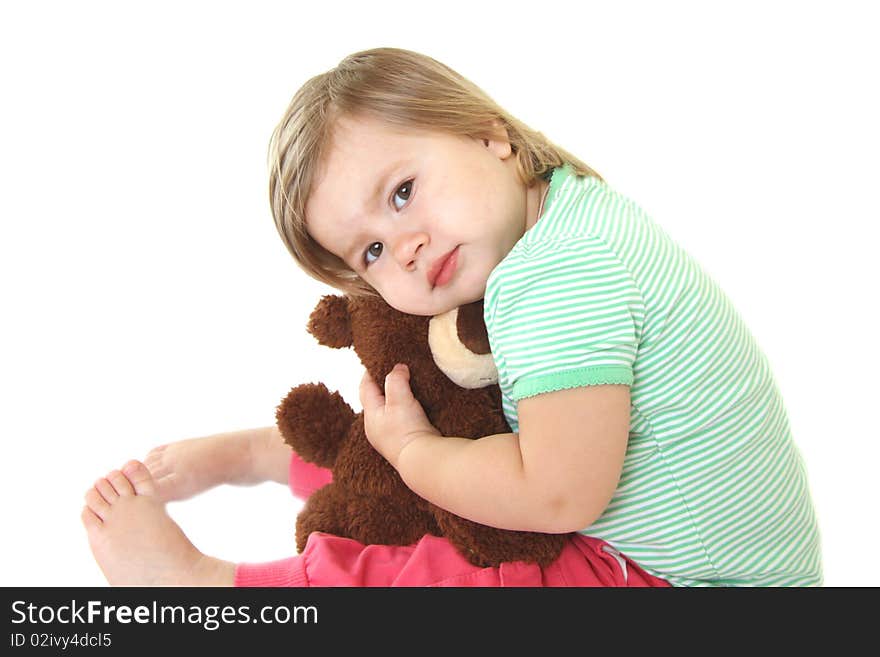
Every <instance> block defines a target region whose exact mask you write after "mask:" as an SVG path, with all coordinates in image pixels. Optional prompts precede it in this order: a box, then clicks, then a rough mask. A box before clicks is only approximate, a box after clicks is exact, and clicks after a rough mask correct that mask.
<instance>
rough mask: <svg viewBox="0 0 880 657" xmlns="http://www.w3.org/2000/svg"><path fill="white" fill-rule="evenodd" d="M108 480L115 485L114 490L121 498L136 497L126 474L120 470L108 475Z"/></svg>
mask: <svg viewBox="0 0 880 657" xmlns="http://www.w3.org/2000/svg"><path fill="white" fill-rule="evenodd" d="M107 480H108V481H109V482H110V483H111V484H112V485H113V488H114V489H115V490H116V492H117V493H119V495H120V497H125V496H130V495H134V487H133V486H132V485H131V482H130V481H129V480H128V477H126V476H125V475H124V474H122V473H121V472H120V471H119V470H114V471H113V472H111V473H110V474H108V475H107Z"/></svg>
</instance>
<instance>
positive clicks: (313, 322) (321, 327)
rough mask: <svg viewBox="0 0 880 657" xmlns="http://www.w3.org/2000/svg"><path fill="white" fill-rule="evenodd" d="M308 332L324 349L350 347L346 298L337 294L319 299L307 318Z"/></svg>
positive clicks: (349, 325) (350, 338) (348, 313)
mask: <svg viewBox="0 0 880 657" xmlns="http://www.w3.org/2000/svg"><path fill="white" fill-rule="evenodd" d="M308 331H309V333H311V334H312V335H313V336H315V339H316V340H317V341H318V342H319V343H320V344H322V345H324V346H325V347H333V348H334V349H344V348H345V347H350V346H351V345H352V337H351V313H350V312H349V308H348V297H344V296H340V295H337V294H328V295H327V296H324V297H321V300H320V301H319V302H318V305H317V306H315V309H314V310H313V311H312V314H311V316H310V317H309V324H308Z"/></svg>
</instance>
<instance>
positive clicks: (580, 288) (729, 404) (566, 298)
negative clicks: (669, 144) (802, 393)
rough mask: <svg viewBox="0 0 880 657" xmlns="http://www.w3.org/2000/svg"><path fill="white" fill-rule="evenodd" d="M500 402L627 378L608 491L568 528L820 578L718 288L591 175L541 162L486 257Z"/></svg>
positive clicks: (756, 358)
mask: <svg viewBox="0 0 880 657" xmlns="http://www.w3.org/2000/svg"><path fill="white" fill-rule="evenodd" d="M485 319H486V326H487V327H488V330H489V336H490V344H491V347H492V353H493V355H494V358H495V362H496V364H497V366H498V374H499V384H500V386H501V390H502V393H503V404H504V412H505V415H506V416H507V419H508V421H509V423H510V425H511V428H512V430H513V431H517V430H518V426H519V425H518V422H517V408H516V402H517V401H518V400H520V399H523V398H525V397H529V396H532V395H537V394H541V393H544V392H552V391H554V390H561V389H565V388H573V387H579V386H587V385H601V384H625V385H628V386H630V397H631V408H630V429H629V442H628V445H627V451H626V458H625V460H624V464H623V471H622V474H621V478H620V482H619V484H618V487H617V490H616V491H615V494H614V496H613V498H612V500H611V502H610V504H609V505H608V507H607V508H606V510H605V512H604V513H603V515H602V516H601V517H600V518H599V519H598V520H597V521H596V522H595V523H594V524H593V525H591V526H590V527H586V528H585V529H584V530H583V531H582V533H584V534H589V535H590V536H595V537H598V538H602V539H604V540H606V541H607V542H608V543H610V544H611V545H612V546H613V547H614V548H616V549H617V550H619V551H621V552H623V553H624V554H626V555H627V556H629V557H631V558H632V559H633V560H634V561H636V562H637V563H638V564H639V565H640V566H642V567H643V568H644V569H645V570H647V571H648V572H650V573H652V574H654V575H657V576H658V577H662V578H664V579H666V580H668V581H669V582H670V583H672V584H673V585H677V586H736V585H757V586H770V585H781V586H795V585H821V583H822V566H821V555H820V540H819V531H818V526H817V523H816V518H815V513H814V510H813V506H812V502H811V499H810V493H809V489H808V485H807V478H806V473H805V470H804V465H803V462H802V460H801V457H800V454H799V453H798V450H797V448H796V447H795V444H794V442H793V440H792V436H791V432H790V429H789V423H788V418H787V416H786V412H785V408H784V405H783V402H782V399H781V397H780V394H779V390H778V388H777V386H776V383H775V381H774V380H773V376H772V374H771V372H770V368H769V366H768V363H767V360H766V357H765V356H764V355H763V354H762V353H761V351H760V349H759V348H758V346H757V344H756V342H755V339H754V338H753V336H752V335H751V334H750V333H749V331H748V329H747V328H746V326H745V325H744V324H743V322H742V320H741V319H740V317H739V315H738V314H737V312H736V310H735V309H734V308H733V306H732V304H731V302H730V300H729V299H728V298H727V297H726V296H725V295H724V293H723V292H722V291H721V290H720V289H719V287H718V286H717V285H716V284H715V283H714V282H713V281H712V279H711V278H710V277H709V276H708V275H707V274H706V273H705V272H704V271H703V270H702V269H701V268H700V267H699V265H698V264H697V263H696V262H695V261H694V260H693V259H692V258H691V257H690V256H688V254H686V253H685V252H684V251H683V250H682V249H681V248H680V247H679V246H677V245H676V244H675V243H674V242H673V241H672V240H671V239H670V238H669V237H668V236H667V235H666V234H665V233H664V232H663V230H662V229H661V228H660V227H659V226H658V225H657V224H656V223H655V222H653V221H652V220H651V219H650V218H649V217H648V216H647V215H646V214H645V213H644V211H643V210H641V209H640V208H639V207H638V206H636V205H635V204H634V203H633V202H632V201H630V200H628V199H626V198H624V197H623V196H621V195H620V194H618V193H615V192H614V191H613V190H612V189H610V188H609V187H608V186H607V185H606V184H605V183H604V182H602V181H600V180H598V179H597V178H592V177H579V176H577V175H575V174H574V173H573V171H572V170H571V169H570V168H568V167H564V168H561V169H557V170H556V171H554V173H553V177H552V179H551V183H550V190H549V193H548V197H547V206H546V210H545V211H544V214H543V215H542V217H541V219H540V221H538V222H537V223H536V224H535V226H534V227H533V228H531V229H530V230H529V231H528V232H526V234H525V235H524V236H523V237H522V239H520V240H519V242H517V244H516V245H515V246H514V248H513V249H512V250H511V251H510V253H509V254H508V255H507V257H505V259H504V260H503V261H502V262H500V263H499V264H498V266H497V267H496V268H495V269H494V270H493V271H492V274H491V275H490V277H489V280H488V282H487V286H486V295H485Z"/></svg>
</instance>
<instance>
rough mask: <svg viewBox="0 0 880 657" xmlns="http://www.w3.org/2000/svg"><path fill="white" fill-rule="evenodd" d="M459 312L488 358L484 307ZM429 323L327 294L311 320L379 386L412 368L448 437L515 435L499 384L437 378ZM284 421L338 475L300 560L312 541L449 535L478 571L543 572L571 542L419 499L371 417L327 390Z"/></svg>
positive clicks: (315, 387)
mask: <svg viewBox="0 0 880 657" xmlns="http://www.w3.org/2000/svg"><path fill="white" fill-rule="evenodd" d="M458 311H459V312H458V324H457V326H458V332H459V337H460V339H461V341H462V343H463V344H464V345H466V346H467V348H468V349H469V350H471V351H473V352H474V353H478V354H479V353H482V354H487V353H488V352H489V343H488V338H487V337H486V329H485V324H484V323H483V318H482V302H476V303H474V304H469V305H468V306H463V307H462V308H459V309H458ZM430 320H431V318H430V317H420V316H416V315H407V314H404V313H401V312H398V311H397V310H394V309H393V308H391V307H390V306H389V305H388V304H386V303H385V302H384V301H383V300H382V299H381V298H378V297H363V296H359V297H351V296H341V295H328V296H325V297H323V298H322V299H321V300H320V302H319V303H318V305H317V306H316V307H315V309H314V311H313V312H312V314H311V317H310V319H309V324H308V330H309V332H310V333H311V334H312V335H313V336H314V337H315V338H316V339H317V340H318V342H319V343H321V344H322V345H325V346H329V347H333V348H346V347H353V348H354V351H355V353H356V354H357V355H358V357H359V358H360V360H361V362H362V363H363V365H364V367H365V368H366V369H367V371H368V372H369V373H370V375H371V376H372V377H373V380H374V381H377V382H381V381H384V380H385V377H386V375H387V374H388V373H389V372H390V371H391V369H392V368H393V367H394V365H395V364H396V363H406V364H407V365H408V366H409V371H410V386H411V388H412V392H413V395H414V396H415V398H416V399H417V400H418V401H419V402H420V403H421V404H422V407H423V408H424V410H425V413H426V415H427V417H428V419H429V420H430V422H431V424H433V425H434V427H436V428H437V430H438V431H439V432H440V433H441V434H442V435H444V436H459V437H463V438H472V439H473V438H479V437H482V436H487V435H492V434H497V433H509V432H510V427H509V426H508V424H507V422H506V421H505V419H504V414H503V412H502V410H501V393H500V390H499V388H498V386H497V384H495V383H492V384H491V385H487V386H485V387H480V388H463V387H461V386H459V385H457V384H455V383H453V382H452V381H451V380H450V379H449V378H448V377H447V376H446V375H445V374H444V373H443V372H442V371H441V370H440V369H439V367H438V366H437V364H436V362H435V356H434V354H432V350H431V347H430V346H429V341H428V326H429V321H430ZM489 358H491V356H489ZM447 371H448V370H447ZM276 419H277V425H278V428H279V430H280V432H281V434H282V436H283V437H284V440H285V441H286V442H287V444H288V445H290V446H291V447H292V448H293V449H294V450H295V451H296V452H297V454H299V455H300V457H302V458H303V460H305V461H309V462H312V463H315V464H316V465H319V466H322V467H325V468H329V469H330V470H331V472H332V474H333V480H332V482H331V483H329V484H327V485H325V486H324V487H322V488H320V489H319V490H317V491H315V492H314V493H313V494H312V495H311V496H310V497H309V499H308V500H307V501H306V503H305V505H304V507H303V509H302V510H301V512H300V513H299V515H298V517H297V522H296V541H297V549H298V551H300V552H302V551H303V549H304V548H305V545H306V541H307V539H308V536H309V534H311V533H312V532H325V533H329V534H334V535H337V536H343V537H348V538H352V539H355V540H357V541H360V542H361V543H364V544H383V545H409V544H412V543H415V542H416V541H418V540H419V539H420V538H422V536H424V535H425V534H433V535H435V536H444V537H446V538H447V539H448V540H449V541H450V543H451V544H452V545H453V546H455V548H456V549H457V550H458V551H459V552H460V553H461V554H462V555H463V556H464V557H465V558H466V559H467V560H468V561H469V562H470V563H472V564H474V565H477V566H484V567H486V566H498V565H500V564H501V563H504V562H511V561H526V562H531V563H537V564H539V565H542V566H545V565H547V564H549V563H551V562H552V561H553V560H554V559H555V558H556V557H557V556H558V555H559V553H560V552H561V550H562V547H563V545H564V542H565V540H566V536H565V535H561V534H543V533H536V532H523V531H509V530H502V529H496V528H493V527H488V526H485V525H481V524H478V523H475V522H472V521H470V520H466V519H464V518H461V517H460V516H457V515H455V514H452V513H449V512H448V511H444V510H443V509H440V508H439V507H437V506H435V505H433V504H431V503H429V502H427V501H426V500H424V499H422V498H420V497H419V496H417V495H416V494H415V493H413V492H412V491H411V490H410V489H409V488H407V486H406V485H405V484H404V483H403V480H402V479H401V478H400V476H399V475H398V473H397V471H396V470H395V469H394V468H393V467H392V466H391V465H390V464H389V463H388V461H386V460H385V459H384V458H383V457H382V456H381V455H380V454H379V453H378V452H377V451H376V450H375V449H373V447H372V445H370V443H369V442H368V441H367V438H366V434H365V433H364V422H363V413H362V412H361V413H355V412H354V411H353V410H352V408H351V407H350V406H349V405H348V404H347V403H346V402H345V400H343V398H342V397H341V396H340V395H339V393H338V392H332V393H331V392H330V391H329V390H328V389H327V387H326V386H324V385H323V384H322V383H311V384H305V385H300V386H297V387H295V388H293V389H292V390H291V391H290V392H289V393H288V395H287V396H286V397H285V398H284V400H283V401H282V402H281V404H280V405H279V406H278V408H277V412H276Z"/></svg>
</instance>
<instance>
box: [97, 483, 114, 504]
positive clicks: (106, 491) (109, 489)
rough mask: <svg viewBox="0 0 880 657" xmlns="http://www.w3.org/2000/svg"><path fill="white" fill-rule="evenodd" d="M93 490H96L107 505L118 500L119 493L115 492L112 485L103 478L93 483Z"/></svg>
mask: <svg viewBox="0 0 880 657" xmlns="http://www.w3.org/2000/svg"><path fill="white" fill-rule="evenodd" d="M94 490H96V491H97V492H98V493H99V494H100V495H101V497H103V498H104V500H105V501H106V502H107V503H108V504H113V503H114V502H115V501H116V500H118V499H119V493H117V492H116V489H115V488H114V487H113V484H111V483H110V482H109V481H107V479H106V478H105V477H101V478H100V479H98V481H96V482H95V488H94Z"/></svg>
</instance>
